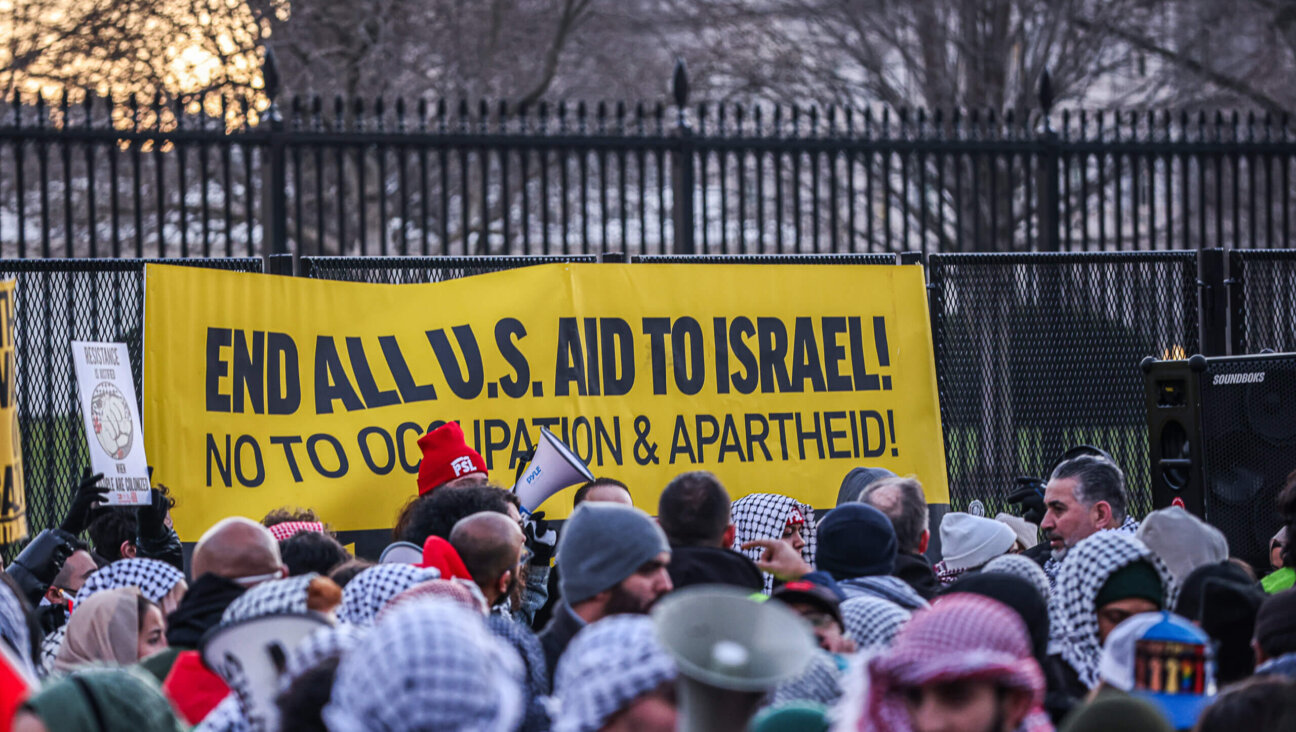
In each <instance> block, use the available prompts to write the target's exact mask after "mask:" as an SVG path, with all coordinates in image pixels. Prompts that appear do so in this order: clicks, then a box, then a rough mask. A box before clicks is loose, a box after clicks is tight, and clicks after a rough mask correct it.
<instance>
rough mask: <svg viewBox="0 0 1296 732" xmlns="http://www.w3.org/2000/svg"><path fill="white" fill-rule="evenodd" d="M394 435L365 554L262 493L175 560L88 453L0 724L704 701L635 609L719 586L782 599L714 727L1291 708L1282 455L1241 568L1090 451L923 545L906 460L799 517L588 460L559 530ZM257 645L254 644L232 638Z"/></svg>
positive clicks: (1251, 727)
mask: <svg viewBox="0 0 1296 732" xmlns="http://www.w3.org/2000/svg"><path fill="white" fill-rule="evenodd" d="M419 444H420V446H421V447H422V449H423V462H422V464H421V465H420V470H419V475H418V481H417V488H418V495H417V496H416V497H414V498H412V499H411V500H410V502H409V503H408V504H407V505H406V506H405V507H404V508H403V509H402V511H401V512H400V515H399V517H397V518H396V521H395V526H396V529H395V531H394V536H393V539H394V541H393V543H392V545H391V546H390V547H388V549H387V551H385V552H384V553H383V556H382V558H381V561H379V562H377V563H375V562H371V561H367V560H364V559H358V558H354V557H352V556H351V554H350V553H349V552H348V550H347V549H346V548H345V547H344V546H343V545H342V544H341V543H339V541H338V539H337V538H336V537H335V536H334V534H333V533H332V532H331V531H330V528H329V524H328V523H327V521H328V519H329V517H328V516H317V515H316V514H315V513H314V512H313V511H312V510H310V509H281V510H276V511H273V512H271V513H270V514H269V515H267V516H265V517H264V518H263V519H262V520H261V521H255V520H252V519H250V518H246V517H229V518H226V519H223V520H221V521H219V522H217V523H216V524H215V525H213V526H211V527H210V528H209V529H208V530H207V531H206V533H204V534H203V536H202V537H201V539H200V540H199V541H198V542H197V543H196V545H195V546H194V547H193V551H192V554H191V556H190V557H189V558H188V561H187V565H188V571H187V573H186V560H185V556H184V554H183V551H182V547H181V545H180V543H179V541H178V539H177V537H176V535H175V532H174V531H173V530H172V529H171V523H170V511H171V510H172V509H173V508H176V510H183V506H180V507H178V508H177V507H175V505H174V503H173V502H172V500H171V499H170V498H169V496H168V494H167V492H166V491H165V489H161V490H155V491H154V500H153V503H152V505H150V506H146V507H143V508H140V509H122V508H106V507H100V506H99V505H98V503H99V501H100V500H102V498H103V494H104V490H103V489H102V488H100V487H99V484H98V482H97V480H96V478H97V477H98V476H86V478H85V480H83V481H82V482H81V484H80V485H79V486H78V488H77V490H76V492H75V494H74V497H73V501H72V503H71V507H70V509H69V511H68V514H67V517H66V519H65V520H64V521H63V522H62V524H61V525H60V526H59V527H58V528H57V529H51V530H47V531H44V532H42V533H41V534H40V535H38V536H37V537H36V538H35V539H34V540H33V541H32V542H31V543H30V544H29V545H28V546H27V547H26V548H25V549H24V550H23V551H22V553H21V554H20V555H19V556H18V557H17V559H16V560H15V561H14V562H12V563H11V564H10V566H8V567H7V568H6V570H5V573H4V579H3V587H0V639H2V640H3V643H0V652H3V656H4V663H3V664H0V702H2V703H0V707H3V708H2V709H0V722H2V723H3V724H0V726H3V725H10V727H9V728H12V729H14V730H21V731H23V732H27V731H34V730H49V731H51V732H83V731H84V732H117V731H118V730H121V731H123V732H124V731H127V730H130V731H133V732H155V731H159V732H160V731H162V730H168V731H169V730H183V729H189V728H193V729H196V730H202V731H204V732H207V731H210V732H217V731H227V730H238V731H240V732H241V731H243V730H267V731H268V732H272V731H273V730H274V729H282V730H329V731H331V732H352V731H356V732H360V731H368V730H373V731H379V730H381V731H389V732H397V731H406V730H408V731H411V732H413V731H415V730H483V731H495V730H499V731H512V730H526V731H540V730H555V731H559V732H587V731H588V732H593V731H595V730H617V731H624V732H629V731H632V730H638V731H647V732H652V731H666V730H674V729H677V728H679V727H687V728H690V729H698V728H700V727H701V728H705V723H700V722H699V721H698V718H690V719H686V718H685V717H686V715H691V714H699V712H698V711H697V710H698V709H699V708H701V707H702V706H706V704H707V702H706V698H707V695H708V694H714V695H715V696H716V699H717V701H716V702H715V704H713V705H711V706H712V708H711V709H710V713H711V714H712V715H714V714H716V709H725V708H726V707H725V706H724V703H723V698H724V694H725V693H726V692H725V691H724V690H722V689H719V688H713V687H709V686H707V685H706V684H705V683H703V684H702V685H700V686H699V685H698V684H697V683H695V682H697V681H698V680H699V679H698V678H693V676H696V675H697V672H696V670H695V669H694V667H693V666H692V665H690V664H687V663H685V662H683V661H682V660H681V655H680V649H679V648H678V647H677V646H672V645H671V644H670V643H668V642H667V641H666V640H664V635H663V623H662V622H660V621H661V616H662V615H663V614H664V613H662V612H654V609H655V608H656V609H658V610H660V609H661V608H663V607H664V606H665V605H666V604H669V603H665V602H663V600H664V599H667V598H671V597H672V594H673V593H678V592H679V591H680V590H681V589H683V588H689V587H714V586H727V587H729V588H735V589H731V590H730V591H729V592H730V595H726V596H731V595H732V594H733V593H735V592H738V593H741V596H740V597H739V598H738V599H739V601H740V602H742V603H743V604H744V606H746V604H747V603H752V604H759V603H767V605H762V607H769V608H782V610H781V611H780V612H782V613H783V615H782V616H779V617H783V616H786V622H783V623H781V624H764V623H763V624H762V625H763V627H761V628H759V629H758V631H753V632H749V633H746V634H745V636H744V637H751V638H752V639H753V640H752V641H751V643H752V645H753V648H751V649H741V648H740V649H739V658H742V657H745V655H746V653H747V652H748V651H750V652H751V653H753V654H754V653H757V652H758V649H757V648H756V647H757V646H760V647H764V646H770V645H774V644H772V643H771V642H770V641H772V640H778V641H787V643H784V645H782V646H779V647H782V648H786V649H788V650H787V651H786V652H787V655H788V658H789V659H792V658H793V657H795V658H796V659H798V661H797V663H796V664H792V663H791V661H790V660H789V662H788V663H787V664H785V665H786V666H787V667H788V668H787V669H785V671H784V673H783V675H782V676H781V677H780V679H779V680H778V681H777V683H771V684H770V686H769V688H762V689H760V690H759V696H758V697H757V699H758V701H759V703H758V705H757V707H758V709H756V710H753V712H754V713H753V714H751V715H746V716H744V715H743V714H741V713H739V712H737V711H734V712H733V714H734V715H736V716H739V717H742V718H735V719H733V720H729V721H731V722H733V724H731V725H729V728H732V729H742V728H747V729H752V730H760V731H762V732H774V731H780V730H784V731H787V732H799V731H801V730H829V729H831V730H851V731H852V732H857V731H858V732H874V731H876V732H891V731H897V732H898V731H902V730H914V731H915V732H1013V731H1015V730H1025V731H1027V732H1037V731H1040V730H1052V729H1060V730H1073V731H1075V732H1083V731H1085V730H1101V731H1102V732H1119V731H1120V730H1143V731H1153V732H1155V731H1158V730H1202V731H1203V732H1221V731H1226V732H1237V731H1238V730H1246V732H1252V731H1255V732H1261V731H1266V732H1267V731H1270V730H1281V731H1287V730H1292V731H1296V589H1292V585H1293V579H1294V578H1296V571H1294V568H1296V551H1294V550H1296V547H1293V546H1290V545H1289V544H1288V543H1287V537H1288V536H1291V535H1292V531H1291V529H1292V524H1293V523H1296V474H1293V477H1292V478H1291V479H1290V480H1289V483H1288V485H1287V486H1286V487H1285V488H1284V489H1283V490H1282V492H1281V493H1280V495H1279V497H1278V500H1277V505H1276V506H1274V507H1272V508H1273V510H1274V511H1275V513H1276V515H1279V516H1281V517H1282V519H1283V521H1284V522H1285V523H1286V526H1285V527H1284V529H1283V531H1281V532H1279V534H1278V535H1277V536H1275V537H1274V539H1273V543H1272V545H1271V562H1272V566H1270V567H1263V568H1260V567H1252V566H1250V565H1248V564H1246V563H1245V562H1242V561H1239V560H1238V559H1235V558H1232V557H1230V555H1229V546H1228V542H1227V541H1226V540H1225V537H1224V536H1223V535H1222V534H1221V533H1220V532H1219V531H1218V530H1217V529H1215V528H1213V527H1211V526H1210V525H1208V524H1206V523H1204V522H1202V521H1201V520H1199V519H1197V518H1196V517H1194V516H1192V515H1191V514H1189V513H1187V512H1185V511H1184V510H1183V509H1182V508H1178V507H1171V508H1167V509H1162V510H1158V511H1154V512H1152V513H1151V514H1149V515H1148V516H1146V517H1144V518H1143V520H1142V521H1141V522H1140V521H1137V520H1136V519H1135V517H1134V516H1132V515H1131V514H1130V511H1129V505H1128V501H1127V495H1126V488H1125V478H1124V473H1123V472H1122V469H1121V467H1120V466H1119V465H1117V464H1116V462H1115V461H1113V460H1112V458H1111V457H1110V456H1109V455H1107V454H1106V453H1104V452H1102V451H1101V450H1099V449H1096V448H1082V449H1078V450H1074V451H1071V452H1069V453H1068V454H1067V455H1065V456H1063V458H1062V459H1061V460H1060V461H1059V463H1058V464H1057V465H1056V467H1055V468H1054V469H1053V471H1052V473H1051V475H1049V476H1048V477H1047V479H1041V480H1034V481H1025V482H1024V483H1023V484H1022V487H1021V489H1020V490H1018V491H1017V492H1016V493H1014V494H1012V499H1013V500H1014V501H1015V502H1016V503H1019V504H1021V509H1022V510H1021V511H1020V512H1019V513H1020V514H1021V515H1020V516H1018V515H1012V514H1007V513H1001V514H999V515H997V516H995V517H993V518H990V517H987V516H983V515H973V514H972V513H961V512H953V513H946V514H945V515H944V516H943V517H941V518H940V519H939V521H937V522H936V523H935V525H936V527H937V531H938V535H937V538H938V544H937V547H938V549H935V550H934V547H933V543H934V542H933V541H932V538H933V537H932V536H931V531H930V530H929V526H931V525H932V522H931V520H930V518H931V517H930V516H929V505H928V502H927V497H926V495H925V494H924V490H923V486H922V483H921V478H922V476H916V477H915V476H908V477H906V476H896V475H893V474H891V473H890V472H888V471H886V470H882V469H878V468H868V467H859V468H855V469H853V470H851V471H850V472H849V473H848V474H847V475H846V476H844V479H843V480H842V482H841V486H840V491H839V494H838V501H837V505H836V506H835V507H834V508H832V509H831V510H829V511H827V513H826V514H824V515H822V516H819V515H816V511H815V509H814V508H812V507H811V506H810V505H807V504H805V503H802V502H800V501H798V500H797V499H796V498H795V497H794V496H790V495H785V494H783V493H779V492H754V493H745V495H742V497H740V498H738V499H737V500H731V498H732V496H731V493H730V489H738V488H741V489H743V490H744V491H745V490H749V489H750V488H751V486H730V487H729V489H727V488H726V487H725V486H724V485H723V484H722V483H721V481H720V479H719V478H718V477H717V476H715V475H712V474H710V473H706V472H688V473H683V474H680V475H678V476H676V477H675V478H674V479H673V480H672V481H670V483H669V484H668V485H666V486H664V487H661V490H660V499H659V501H658V503H657V504H656V505H654V506H635V505H634V501H633V498H632V494H631V491H630V490H629V488H627V486H626V485H625V484H624V483H622V482H620V481H618V480H615V479H612V478H600V479H598V480H594V481H592V482H590V483H587V484H585V485H583V486H581V487H579V489H577V490H576V491H575V492H574V503H575V504H576V505H575V508H574V510H573V512H572V514H571V516H570V518H569V519H568V520H567V521H566V522H564V524H563V525H562V526H561V528H560V529H559V528H557V527H555V526H554V525H551V523H550V522H548V521H546V520H545V518H544V516H543V514H542V513H535V514H532V515H527V514H526V512H525V511H523V510H521V506H520V505H519V502H518V499H517V497H516V496H515V495H514V494H512V493H511V492H509V491H507V490H504V489H501V488H500V487H497V486H496V485H494V484H492V483H490V482H489V478H488V475H487V470H486V467H485V464H484V461H483V460H482V459H481V456H480V455H478V454H477V453H476V452H475V451H473V450H472V449H471V448H470V447H468V446H467V445H466V444H465V442H464V437H463V433H462V432H461V431H460V430H459V429H458V425H455V424H453V423H451V424H447V425H445V426H443V427H440V428H438V429H436V430H434V431H432V432H429V433H428V434H427V435H425V436H424V437H423V438H422V439H421V440H420V441H419ZM769 487H770V486H762V487H761V490H765V489H767V488H769ZM787 492H788V493H796V492H797V491H795V490H790V489H789V490H788V491H787ZM565 495H567V494H559V495H558V496H556V497H554V498H551V499H550V500H551V501H558V500H568V499H566V498H565V497H564V496H565ZM650 514H655V518H654V517H653V516H652V515H650ZM81 536H88V537H89V541H88V542H84V541H82V539H81V538H79V537H81ZM932 559H935V560H936V561H934V562H933V561H931V560H932ZM692 592H697V591H692ZM685 594H687V593H681V594H679V595H676V596H675V597H676V598H679V597H682V596H684V595H685ZM797 616H799V617H800V619H798V618H797ZM739 617H745V615H744V614H742V613H739V614H737V615H736V616H735V619H734V620H733V621H732V622H735V623H737V622H741V621H740V620H738V619H737V618H739ZM768 617H773V616H768ZM267 619H273V620H274V621H275V622H278V621H280V620H284V621H285V622H289V623H290V624H291V622H296V621H303V619H305V620H308V621H309V623H308V624H307V625H305V626H292V627H293V628H301V627H304V628H305V630H300V631H299V630H293V631H292V632H293V633H298V635H297V636H294V637H295V639H296V640H295V641H294V642H292V643H288V642H286V641H283V638H286V637H288V636H285V635H283V633H284V632H286V631H282V630H281V631H278V632H279V633H280V634H279V635H274V636H273V637H275V638H276V639H278V641H277V642H276V643H273V644H262V645H256V644H255V643H254V642H253V641H252V640H247V641H245V642H246V643H247V644H248V645H249V647H247V648H244V647H240V646H238V644H237V643H235V644H234V646H233V648H232V650H231V649H229V648H226V650H225V651H224V653H225V654H226V655H225V656H224V658H227V659H231V662H230V663H223V662H219V661H217V662H213V660H212V659H213V658H221V656H219V654H217V653H215V652H213V651H212V648H213V647H214V646H215V645H217V644H219V643H227V644H228V640H221V639H228V638H236V639H238V638H243V639H247V638H255V637H257V636H255V635H248V634H247V633H246V632H244V634H243V635H238V634H236V633H235V632H234V631H235V630H237V629H244V631H246V629H248V628H253V627H259V628H271V627H272V625H273V624H271V625H267V624H266V623H265V621H266V620H267ZM303 622H304V621H303ZM256 623H261V625H259V626H258V625H256ZM764 626H767V627H764ZM274 627H278V626H274ZM284 627H288V626H284ZM668 630H669V629H668ZM258 632H260V631H258ZM265 632H267V633H269V632H271V631H269V630H267V631H265ZM739 635H743V634H739ZM802 638H803V641H800V640H798V639H802ZM697 642H699V643H702V642H705V641H704V640H702V639H699V640H698V641H697ZM798 642H801V643H803V644H804V648H802V647H799V646H797V645H796V644H797V643H798ZM252 646H255V647H252ZM262 646H264V647H262ZM262 651H265V652H266V653H268V654H269V656H270V657H272V659H273V663H272V664H269V665H267V666H266V667H265V668H264V669H262V668H259V667H257V666H256V665H255V663H253V662H251V661H248V660H246V659H250V658H254V657H256V654H257V653H261V652H262ZM270 651H273V653H271V652H270ZM762 652H763V651H762ZM244 653H247V654H248V655H246V656H244V655H241V654H244ZM239 659H245V660H242V661H239V662H238V663H235V662H233V661H238V660H239ZM807 659H808V660H807ZM776 660H777V659H776ZM267 669H268V670H267ZM690 674H693V676H691V675H690ZM699 689H700V691H699ZM748 691H750V689H749V690H748ZM685 692H687V693H685ZM690 700H691V701H690ZM690 705H692V706H690ZM267 710H269V711H267ZM711 718H712V719H714V718H715V717H714V716H712V717H711ZM749 720H750V721H749Z"/></svg>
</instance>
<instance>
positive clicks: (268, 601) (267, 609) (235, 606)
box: [221, 572, 319, 625]
mask: <svg viewBox="0 0 1296 732" xmlns="http://www.w3.org/2000/svg"><path fill="white" fill-rule="evenodd" d="M318 576H319V575H318V574H315V573H314V572H311V573H309V574H302V575H298V576H296V577H288V578H287V579H279V580H271V581H269V582H262V583H261V584H259V585H257V586H256V587H253V588H252V589H250V590H248V591H247V592H244V593H243V594H242V595H240V596H239V597H238V599H236V600H234V602H231V603H230V604H229V607H227V608H225V613H224V614H223V615H221V625H229V624H231V623H237V622H239V621H240V620H248V619H250V618H259V617H262V616H265V615H305V614H306V613H308V612H309V611H310V608H309V607H308V605H307V603H308V601H309V599H310V583H311V580H313V579H315V578H316V577H318Z"/></svg>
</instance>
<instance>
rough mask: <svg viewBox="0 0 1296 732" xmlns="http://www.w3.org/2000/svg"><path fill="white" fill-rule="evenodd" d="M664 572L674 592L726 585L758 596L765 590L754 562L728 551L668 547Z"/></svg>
mask: <svg viewBox="0 0 1296 732" xmlns="http://www.w3.org/2000/svg"><path fill="white" fill-rule="evenodd" d="M666 571H667V572H668V573H670V578H671V584H672V585H674V587H675V589H679V588H681V587H688V586H690V585H730V586H732V587H738V588H741V589H744V590H750V591H752V592H760V591H762V590H763V589H764V588H765V576H764V575H763V574H761V571H760V570H759V569H757V568H756V564H755V562H753V561H752V560H750V559H748V558H747V557H746V556H744V555H742V554H739V553H738V552H736V551H733V550H731V549H721V548H719V547H710V546H673V545H672V546H671V561H670V564H669V565H667V566H666Z"/></svg>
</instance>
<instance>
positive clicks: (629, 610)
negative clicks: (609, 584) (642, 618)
mask: <svg viewBox="0 0 1296 732" xmlns="http://www.w3.org/2000/svg"><path fill="white" fill-rule="evenodd" d="M656 602H657V599H656V598H652V599H650V600H647V601H644V600H643V599H641V598H639V597H637V596H635V595H634V594H633V593H630V592H627V591H626V590H625V588H623V587H621V586H620V585H617V586H616V587H613V588H612V596H611V597H609V598H608V601H607V606H606V608H605V609H604V612H605V613H606V614H607V615H646V614H648V611H649V610H651V609H652V606H653V605H654V604H655V603H656Z"/></svg>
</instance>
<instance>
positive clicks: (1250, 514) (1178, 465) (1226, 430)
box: [1142, 353, 1296, 571]
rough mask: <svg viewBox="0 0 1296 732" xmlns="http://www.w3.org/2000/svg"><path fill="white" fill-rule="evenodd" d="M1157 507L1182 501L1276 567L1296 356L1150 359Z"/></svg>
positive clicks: (1234, 549) (1254, 560)
mask: <svg viewBox="0 0 1296 732" xmlns="http://www.w3.org/2000/svg"><path fill="white" fill-rule="evenodd" d="M1142 365H1143V372H1144V374H1146V376H1147V381H1146V397H1147V421H1148V452H1149V455H1150V457H1151V461H1150V462H1151V465H1150V467H1151V472H1152V474H1151V477H1152V507H1153V508H1165V507H1166V506H1169V505H1171V504H1172V503H1175V502H1181V503H1182V505H1183V506H1184V508H1186V509H1188V510H1189V511H1191V512H1193V513H1194V514H1197V515H1198V516H1200V517H1202V518H1204V519H1205V520H1206V521H1207V522H1209V523H1210V524H1211V525H1213V526H1215V527H1217V528H1218V529H1220V530H1221V531H1223V532H1224V535H1225V536H1226V537H1228V542H1229V550H1230V553H1231V554H1232V555H1233V556H1235V557H1238V558H1241V559H1245V560H1246V561H1248V562H1250V563H1251V564H1252V565H1254V566H1256V567H1258V568H1262V569H1264V570H1265V571H1268V567H1269V559H1268V554H1269V552H1268V547H1269V539H1270V538H1272V537H1273V535H1274V534H1275V533H1277V531H1278V529H1279V528H1280V527H1281V526H1282V520H1281V518H1280V517H1279V516H1278V512H1277V510H1276V508H1275V506H1274V500H1275V498H1277V496H1278V492H1279V491H1280V490H1282V487H1283V485H1284V484H1285V483H1286V480H1287V475H1288V474H1289V473H1291V472H1292V471H1293V470H1296V450H1293V447H1296V353H1274V354H1263V355H1258V356H1221V357H1214V358H1206V357H1205V356H1193V357H1192V358H1189V359H1188V360H1186V361H1157V360H1154V359H1151V358H1148V359H1144V361H1143V364H1142Z"/></svg>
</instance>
